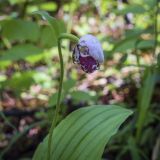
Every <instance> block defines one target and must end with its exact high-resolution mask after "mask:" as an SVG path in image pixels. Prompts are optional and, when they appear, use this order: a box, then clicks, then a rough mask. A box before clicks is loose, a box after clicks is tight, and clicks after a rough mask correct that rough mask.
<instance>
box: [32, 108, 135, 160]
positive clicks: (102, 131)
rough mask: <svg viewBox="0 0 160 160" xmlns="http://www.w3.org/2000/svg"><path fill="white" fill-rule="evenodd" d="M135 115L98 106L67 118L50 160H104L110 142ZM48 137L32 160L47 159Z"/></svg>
mask: <svg viewBox="0 0 160 160" xmlns="http://www.w3.org/2000/svg"><path fill="white" fill-rule="evenodd" d="M131 114H132V111H130V110H128V109H124V108H121V107H119V106H116V105H95V106H90V107H84V108H81V109H78V110H76V111H74V112H73V113H71V114H70V115H68V116H67V117H66V118H65V119H64V120H63V121H62V122H61V123H60V124H59V125H58V126H57V127H56V129H55V130H54V133H53V139H52V142H53V143H52V156H51V160H101V157H102V154H103V151H104V148H105V146H106V144H107V142H108V140H109V139H110V138H111V136H113V135H114V134H115V133H116V132H117V130H118V128H119V126H120V125H121V124H122V123H123V122H124V120H125V119H126V118H127V117H128V116H129V115H131ZM47 143H48V137H46V138H45V139H44V140H43V142H42V143H41V144H40V145H39V146H38V148H37V150H36V152H35V154H34V157H33V160H44V159H46V153H47Z"/></svg>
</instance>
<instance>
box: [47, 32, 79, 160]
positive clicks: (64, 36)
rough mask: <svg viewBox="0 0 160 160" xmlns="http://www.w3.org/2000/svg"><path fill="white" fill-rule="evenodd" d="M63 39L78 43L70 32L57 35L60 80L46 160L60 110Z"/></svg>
mask: <svg viewBox="0 0 160 160" xmlns="http://www.w3.org/2000/svg"><path fill="white" fill-rule="evenodd" d="M63 39H69V40H71V41H73V42H75V43H78V41H79V38H78V37H76V36H74V35H72V34H67V33H62V34H61V35H60V36H59V37H58V41H57V44H58V54H59V59H60V81H59V89H58V98H57V104H56V109H55V113H54V117H53V121H52V124H51V128H50V131H49V138H48V154H47V160H50V159H51V146H52V144H53V140H52V135H53V131H54V129H55V127H56V124H57V120H58V115H59V112H60V110H61V106H60V103H61V95H62V88H63V77H64V63H63V56H62V50H61V41H62V40H63Z"/></svg>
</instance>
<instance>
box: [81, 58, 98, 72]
mask: <svg viewBox="0 0 160 160" xmlns="http://www.w3.org/2000/svg"><path fill="white" fill-rule="evenodd" d="M79 61H80V62H79V63H80V65H81V68H82V70H83V71H84V72H86V73H92V72H94V71H95V70H97V69H99V63H98V62H97V61H96V60H95V59H94V58H93V57H91V56H87V57H82V56H80V57H79Z"/></svg>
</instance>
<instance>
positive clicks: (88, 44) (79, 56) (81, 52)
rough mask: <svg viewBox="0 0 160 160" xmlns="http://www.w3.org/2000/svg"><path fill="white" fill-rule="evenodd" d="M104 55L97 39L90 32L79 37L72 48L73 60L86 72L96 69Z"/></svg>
mask: <svg viewBox="0 0 160 160" xmlns="http://www.w3.org/2000/svg"><path fill="white" fill-rule="evenodd" d="M103 61H104V55H103V50H102V47H101V44H100V42H99V41H98V39H97V38H96V37H94V36H92V35H90V34H87V35H85V36H83V37H81V38H80V40H79V42H78V44H77V45H76V46H75V48H74V50H73V62H74V63H77V64H79V65H80V66H81V69H82V70H83V71H84V72H86V73H92V72H94V71H95V70H98V69H99V67H100V63H103Z"/></svg>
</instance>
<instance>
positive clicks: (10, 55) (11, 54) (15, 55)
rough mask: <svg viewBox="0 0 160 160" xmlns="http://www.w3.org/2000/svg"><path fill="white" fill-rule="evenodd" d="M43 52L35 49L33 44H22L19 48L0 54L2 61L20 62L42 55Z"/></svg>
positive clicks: (15, 47)
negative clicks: (20, 60)
mask: <svg viewBox="0 0 160 160" xmlns="http://www.w3.org/2000/svg"><path fill="white" fill-rule="evenodd" d="M42 52H43V50H42V49H40V48H38V47H35V46H34V45H32V44H20V45H17V46H14V47H12V48H11V49H9V50H7V51H2V52H0V53H1V54H2V56H0V61H8V60H12V61H13V60H14V61H15V60H19V59H24V58H26V57H28V56H32V55H35V54H40V53H42Z"/></svg>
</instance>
